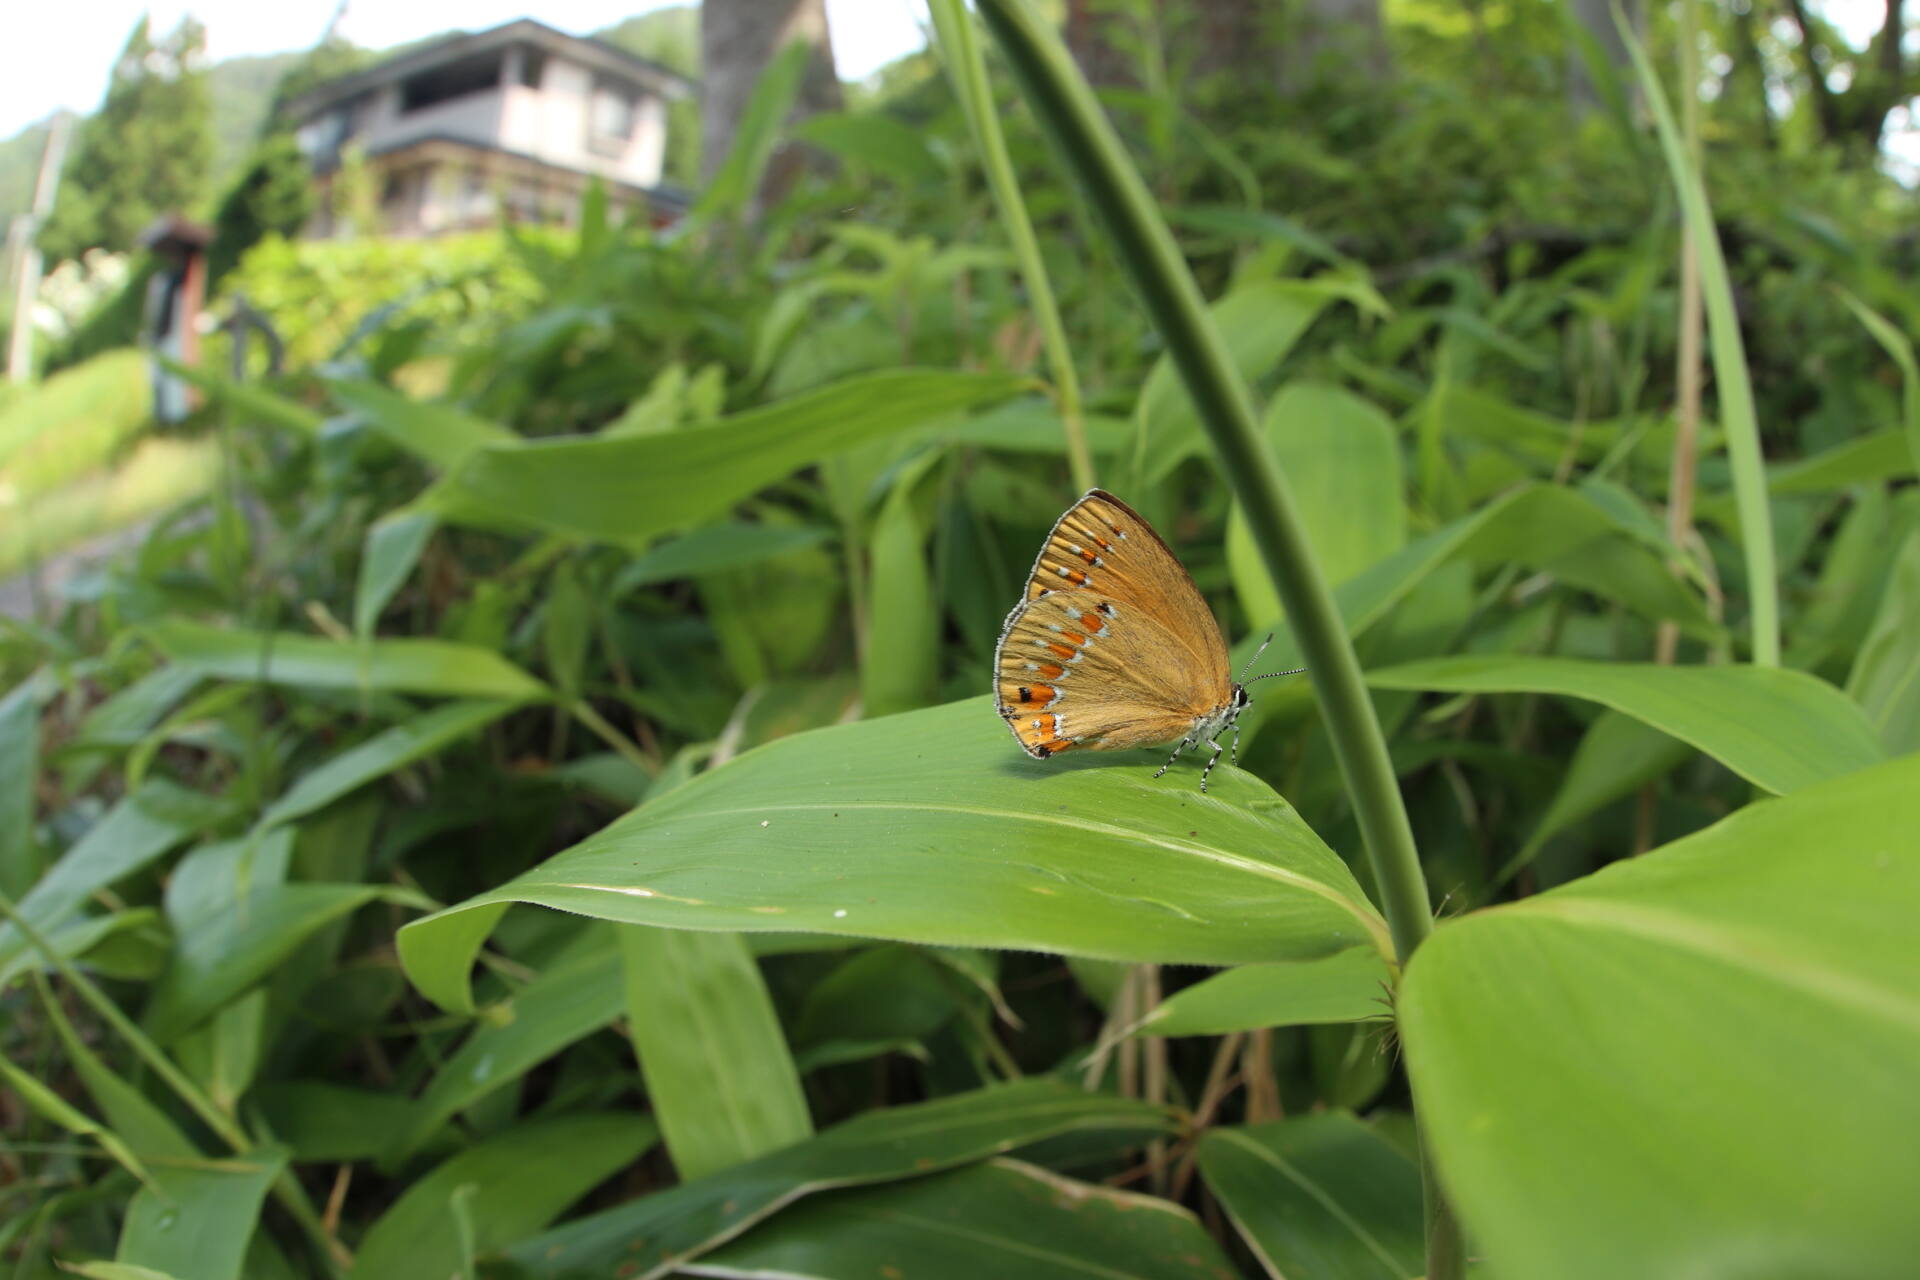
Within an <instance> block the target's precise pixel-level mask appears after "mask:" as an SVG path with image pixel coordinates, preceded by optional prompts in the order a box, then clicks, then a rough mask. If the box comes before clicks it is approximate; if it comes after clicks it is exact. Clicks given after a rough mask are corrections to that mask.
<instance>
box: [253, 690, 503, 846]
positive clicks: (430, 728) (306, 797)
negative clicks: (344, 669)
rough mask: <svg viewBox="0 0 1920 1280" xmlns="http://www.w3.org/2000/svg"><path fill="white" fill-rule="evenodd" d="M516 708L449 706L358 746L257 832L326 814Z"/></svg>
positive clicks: (274, 809)
mask: <svg viewBox="0 0 1920 1280" xmlns="http://www.w3.org/2000/svg"><path fill="white" fill-rule="evenodd" d="M514 706H515V704H514V703H511V702H496V701H490V700H489V701H472V702H449V703H447V704H446V705H445V706H440V707H435V708H434V709H433V710H431V711H423V712H421V713H420V714H419V715H417V716H415V717H414V718H413V719H411V720H408V721H405V722H403V723H401V724H397V725H394V726H393V727H392V728H390V729H384V730H382V731H381V732H379V733H377V734H375V735H374V736H373V737H371V738H368V739H367V740H366V741H365V742H363V743H361V744H360V745H359V746H357V747H352V748H350V749H348V750H346V751H342V752H341V753H340V754H339V755H337V756H335V757H333V759H331V760H329V761H327V762H326V763H325V764H323V765H321V766H319V767H318V768H316V769H313V770H311V771H309V772H308V773H306V774H303V775H302V776H301V778H300V780H299V781H298V782H296V783H294V784H293V786H291V787H290V788H288V789H287V793H286V794H285V795H283V796H281V797H280V798H279V799H278V800H276V801H274V802H273V803H272V804H271V805H269V806H268V807H267V811H266V812H265V813H263V814H261V815H260V822H259V829H260V830H265V829H267V828H270V827H275V826H278V825H280V824H281V823H283V822H291V821H293V820H294V819H295V818H302V817H305V816H306V815H307V814H310V813H314V812H317V811H318V810H320V809H324V808H326V807H327V806H328V805H330V804H332V803H333V802H334V801H335V800H338V799H339V798H340V797H342V796H344V795H346V794H348V793H349V792H352V791H356V790H358V789H359V788H361V787H364V786H365V785H367V784H368V783H369V782H372V781H374V780H375V779H376V778H384V777H386V776H387V775H388V774H390V773H393V772H394V771H395V770H398V769H402V768H405V767H406V766H407V765H410V764H412V763H413V762H414V761H416V760H420V759H424V758H425V757H427V756H430V755H433V754H434V753H435V752H437V751H439V750H440V749H441V748H442V747H445V746H448V745H450V744H452V743H455V742H458V741H459V740H460V739H462V738H464V737H466V736H467V735H469V734H471V733H474V732H476V731H478V730H479V729H481V728H483V727H485V726H486V725H489V724H492V723H493V722H494V721H495V720H498V719H499V718H500V717H501V716H503V715H505V714H506V713H507V712H509V711H511V710H513V708H514Z"/></svg>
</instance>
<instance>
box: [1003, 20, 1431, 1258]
mask: <svg viewBox="0 0 1920 1280" xmlns="http://www.w3.org/2000/svg"><path fill="white" fill-rule="evenodd" d="M979 7H980V12H981V14H982V16H983V17H984V18H985V19H986V21H987V24H988V26H989V27H991V28H992V30H993V33H994V36H995V38H996V39H997V40H998V41H999V43H1000V47H1001V49H1002V50H1003V51H1004V52H1005V53H1006V55H1007V60H1008V62H1009V63H1010V64H1011V66H1012V67H1013V70H1014V74H1015V75H1016V77H1017V78H1018V79H1019V81H1020V84H1021V87H1022V89H1023V90H1024V92H1025V94H1026V97H1027V101H1028V103H1029V105H1030V106H1031V107H1032V108H1033V110H1034V112H1035V114H1036V115H1037V116H1038V117H1039V118H1040V121H1041V123H1042V125H1043V127H1045V128H1046V130H1047V131H1048V132H1049V133H1050V134H1051V135H1052V137H1053V139H1054V141H1055V142H1056V143H1058V144H1059V148H1060V151H1061V153H1062V155H1063V157H1064V159H1065V160H1066V162H1067V163H1068V164H1069V165H1070V166H1071V167H1072V169H1073V171H1074V174H1075V176H1076V177H1077V178H1078V179H1079V180H1080V184H1081V186H1082V188H1083V189H1084V191H1085V194H1086V198H1087V199H1088V201H1089V202H1090V203H1091V204H1092V205H1093V207H1094V209H1095V210H1096V211H1097V212H1098V213H1099V215H1100V217H1101V218H1102V220H1103V221H1104V223H1105V224H1106V228H1107V231H1108V234H1109V235H1110V236H1111V237H1112V239H1113V242H1114V246H1115V248H1116V249H1117V250H1118V257H1119V261H1120V262H1121V264H1122V266H1123V267H1124V268H1125V270H1126V271H1127V273H1128V275H1129V276H1130V277H1131V279H1132V281H1133V283H1134V286H1135V287H1136V288H1137V289H1138V290H1139V291H1140V293H1141V295H1142V297H1143V298H1144V300H1145V302H1146V305H1147V310H1148V312H1149V313H1150V314H1151V315H1152V317H1153V321H1154V325H1155V327H1156V328H1158V329H1159V331H1160V334H1161V336H1162V337H1163V338H1164V340H1165V341H1166V344H1167V350H1168V351H1169V352H1170V353H1171V354H1172V356H1173V358H1174V362H1175V364H1176V366H1177V367H1178V368H1179V370H1180V376H1181V378H1182V380H1183V381H1184V382H1185V383H1186V386H1187V392H1188V394H1189V395H1191V396H1192V397H1193V401H1194V404H1195V407H1196V408H1197V409H1198V410H1199V415H1200V421H1201V423H1202V424H1203V425H1204V426H1205V428H1206V430H1207V433H1208V435H1209V436H1210V437H1211V438H1212V441H1213V446H1214V450H1215V452H1216V453H1217V454H1218V455H1219V459H1220V465H1221V471H1222V473H1223V474H1225V475H1226V476H1227V477H1228V479H1229V480H1230V482H1231V483H1232V485H1233V487H1234V491H1235V494H1236V495H1237V496H1238V498H1239V500H1240V505H1241V509H1242V510H1243V511H1244V512H1245V513H1246V517H1247V523H1248V525H1249V527H1250V528H1251V530H1252V533H1253V538H1254V542H1255V544H1256V545H1257V546H1258V547H1259V548H1260V552H1261V555H1262V556H1263V557H1264V559H1265V560H1266V564H1267V571H1268V573H1269V574H1270V575H1271V576H1272V578H1273V583H1274V587H1275V588H1276V590H1277V591H1278V592H1279V595H1280V599H1281V602H1282V603H1283V604H1284V605H1285V606H1286V612H1287V617H1288V619H1289V620H1290V623H1291V626H1292V628H1293V632H1294V637H1295V639H1296V640H1297V641H1298V642H1299V645H1300V651H1301V654H1302V655H1303V658H1304V660H1305V662H1306V665H1307V669H1308V673H1309V675H1310V677H1311V679H1312V681H1313V685H1314V692H1315V693H1316V694H1317V695H1318V697H1319V701H1320V706H1321V710H1322V713H1323V715H1324V718H1325V720H1326V724H1327V731H1328V734H1329V736H1330V737H1331V738H1332V741H1333V746H1334V753H1335V755H1336V756H1337V757H1338V759H1339V762H1340V770H1341V773H1342V775H1343V777H1344V778H1345V780H1346V784H1347V790H1348V793H1349V795H1350V796H1351V798H1352V802H1353V808H1354V813H1355V815H1356V817H1357V818H1358V820H1359V823H1360V830H1361V834H1362V836H1363V837H1364V839H1365V841H1366V846H1367V853H1368V856H1369V858H1370V859H1371V861H1372V868H1373V874H1374V882H1375V883H1376V884H1377V885H1378V886H1379V890H1380V896H1381V899H1382V906H1383V907H1384V908H1385V912H1386V916H1387V922H1388V925H1389V927H1390V928H1391V929H1392V933H1393V943H1394V949H1395V952H1396V960H1397V962H1398V963H1400V964H1402V965H1404V964H1405V963H1406V962H1407V960H1408V959H1409V958H1410V957H1411V956H1412V955H1413V952H1414V950H1415V948H1417V947H1418V946H1419V945H1420V943H1421V942H1422V941H1423V940H1425V938H1426V937H1427V936H1428V934H1429V933H1430V932H1431V931H1432V928H1433V910H1432V904H1431V900H1430V899H1429V897H1428V893H1427V884H1426V878H1425V876H1424V875H1423V873H1422V871H1421V867H1420V858H1419V854H1418V852H1417V850H1416V849H1415V847H1414V843H1413V829H1412V827H1411V825H1410V824H1409V823H1408V821H1407V811H1406V806H1405V804H1404V802H1403V801H1402V799H1401V796H1400V787H1399V782H1398V780H1397V779H1396V777H1395V775H1394V771H1393V765H1392V762H1391V761H1390V760H1389V759H1388V756H1387V745H1386V739H1385V737H1384V736H1383V735H1382V733H1381V730H1380V724H1379V721H1378V720H1376V719H1375V717H1374V714H1373V703H1372V701H1371V700H1370V699H1369V697H1368V695H1367V689H1366V685H1365V683H1364V682H1363V681H1362V679H1361V675H1360V662H1359V659H1358V658H1357V657H1356V656H1355V654H1354V651H1353V645H1352V643H1351V641H1350V640H1349V639H1348V636H1347V632H1346V627H1345V625H1344V624H1343V623H1342V622H1341V619H1340V614H1339V612H1338V610H1337V609H1336V607H1335V605H1334V602H1333V595H1332V592H1331V591H1329V590H1328V588H1327V583H1326V579H1325V577H1324V576H1323V575H1322V574H1321V572H1320V569H1319V565H1318V563H1317V562H1316V561H1315V559H1314V557H1313V550H1312V548H1311V547H1310V546H1309V545H1308V543H1307V538H1306V532H1305V530H1304V529H1303V527H1302V526H1301V523H1300V517H1299V515H1298V513H1297V511H1296V509H1295V506H1294V502H1293V499H1292V497H1291V495H1290V494H1289V493H1288V491H1287V486H1286V481H1285V479H1284V477H1282V476H1281V474H1280V469H1279V467H1278V465H1277V464H1276V463H1275V462H1274V459H1273V455H1272V454H1271V453H1270V452H1269V451H1268V450H1267V447H1266V445H1265V443H1264V442H1263V441H1262V439H1261V437H1260V434H1259V429H1258V424H1257V422H1256V419H1255V414H1254V408H1253V400H1252V397H1251V396H1250V395H1249V394H1248V392H1247V388H1246V386H1245V384H1244V383H1242V381H1241V379H1240V376H1239V374H1238V372H1237V371H1236V370H1235V368H1234V366H1233V362H1232V360H1231V359H1230V357H1229V356H1228V353H1227V350H1226V347H1225V345H1224V344H1223V342H1222V341H1221V338H1220V335H1219V333H1218V332H1217V331H1216V330H1215V328H1214V326H1213V322H1212V319H1211V318H1210V317H1209V316H1208V314H1207V309H1206V303H1205V300H1204V299H1203V298H1202V297H1201V295H1200V289H1199V286H1198V285H1197V284H1196V283H1195V282H1194V279H1193V274H1192V272H1190V271H1189V270H1188V269H1187V265H1186V261H1185V259H1184V258H1182V256H1181V254H1180V249H1179V246H1178V245H1176V244H1175V243H1174V239H1173V235H1172V233H1171V232H1169V231H1168V230H1167V225H1166V222H1165V220H1164V219H1163V218H1162V217H1161V216H1160V211H1159V209H1158V207H1157V206H1156V205H1155V204H1154V201H1153V198H1152V197H1151V196H1150V195H1149V194H1148V192H1147V189H1146V184H1145V183H1144V182H1143V181H1142V180H1141V178H1140V174H1139V171H1138V170H1137V169H1136V168H1135V167H1134V165H1133V163H1132V161H1131V160H1130V159H1129V158H1128V156H1127V154H1126V151H1125V149H1124V148H1123V147H1122V146H1121V144H1120V140H1119V138H1118V137H1117V136H1116V135H1115V133H1114V131H1113V127H1112V125H1111V124H1110V123H1109V122H1108V120H1107V118H1106V116H1105V115H1104V114H1103V113H1102V112H1101V110H1100V107H1099V105H1098V103H1097V102H1095V100H1094V96H1093V91H1092V90H1091V89H1090V88H1088V86H1087V83H1086V80H1085V79H1084V78H1083V77H1082V76H1081V75H1080V72H1079V70H1078V69H1077V68H1076V67H1075V66H1074V65H1073V61H1072V59H1071V57H1070V56H1069V55H1068V53H1067V51H1066V49H1065V48H1064V47H1063V46H1062V45H1061V43H1060V40H1059V37H1058V35H1057V34H1056V33H1055V32H1054V31H1053V30H1052V29H1051V28H1050V27H1049V26H1048V24H1047V23H1045V22H1044V21H1043V20H1042V19H1041V18H1040V17H1039V16H1038V15H1037V14H1036V13H1035V12H1034V10H1033V9H1032V7H1031V6H1030V5H1029V4H1027V3H1026V0H980V6H979ZM1425 1175H1426V1182H1427V1207H1428V1241H1429V1257H1428V1275H1429V1277H1431V1280H1452V1278H1453V1277H1456V1276H1458V1275H1460V1274H1461V1273H1462V1266H1463V1263H1462V1250H1461V1245H1460V1238H1459V1233H1458V1230H1457V1229H1456V1228H1455V1226H1454V1224H1453V1220H1452V1214H1451V1212H1450V1210H1449V1209H1448V1206H1447V1205H1446V1202H1445V1200H1444V1199H1443V1197H1442V1196H1441V1195H1440V1191H1439V1187H1438V1185H1437V1183H1436V1182H1435V1180H1434V1179H1433V1177H1432V1171H1431V1169H1430V1168H1429V1169H1426V1170H1425Z"/></svg>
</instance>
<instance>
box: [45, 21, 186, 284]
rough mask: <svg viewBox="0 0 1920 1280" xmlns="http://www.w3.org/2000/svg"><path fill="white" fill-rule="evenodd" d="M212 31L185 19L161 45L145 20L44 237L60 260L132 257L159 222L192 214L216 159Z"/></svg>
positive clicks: (74, 159)
mask: <svg viewBox="0 0 1920 1280" xmlns="http://www.w3.org/2000/svg"><path fill="white" fill-rule="evenodd" d="M205 48H206V29H205V28H204V27H202V26H201V25H200V24H199V23H198V22H196V21H195V20H194V19H193V18H191V17H188V18H183V19H181V21H180V25H179V26H178V27H176V28H175V29H174V30H173V32H172V33H171V34H170V35H168V36H167V37H166V38H165V39H164V40H160V41H155V40H154V39H153V38H152V37H151V35H150V34H149V32H148V23H147V19H146V18H145V17H144V16H143V17H142V18H141V19H140V20H139V21H138V22H137V23H135V24H134V28H133V32H132V34H130V35H129V36H128V37H127V43H126V46H125V47H124V48H122V49H121V51H120V57H119V60H118V61H117V62H116V63H115V64H114V68H113V79H112V81H111V82H110V83H109V85H108V86H107V98H106V102H105V103H104V104H103V105H102V106H101V108H100V110H99V112H98V113H96V114H95V115H92V116H89V117H88V118H87V120H86V121H85V122H84V123H83V124H82V125H81V126H80V128H79V130H78V136H77V137H76V138H75V139H74V142H73V154H72V156H71V158H69V160H68V161H67V170H66V174H65V178H64V180H63V181H62V183H61V186H60V198H59V200H58V202H57V203H56V204H55V205H54V210H53V216H52V218H51V220H50V221H49V222H48V224H47V228H46V230H45V232H44V233H43V235H42V237H41V246H42V248H43V250H44V251H45V253H46V254H47V256H48V257H49V258H50V259H53V260H59V259H62V258H73V257H78V256H79V255H80V254H81V252H82V251H84V250H86V249H91V248H94V247H96V246H97V247H100V248H105V249H112V250H115V251H117V252H125V251H126V250H129V249H131V248H133V246H134V241H135V239H136V238H137V237H138V236H139V234H140V232H141V231H143V230H145V229H146V227H147V225H148V224H149V223H150V222H152V221H153V220H154V218H155V217H157V216H159V215H161V214H167V213H189V212H192V211H193V208H194V206H195V205H196V204H197V203H198V202H199V199H200V196H201V193H202V192H203V191H204V190H205V189H206V188H205V183H206V172H207V169H208V166H209V164H210V162H211V159H212V135H211V134H210V132H209V128H210V125H211V121H212V107H211V101H210V99H209V97H208V93H207V83H206V67H205V61H206V54H205Z"/></svg>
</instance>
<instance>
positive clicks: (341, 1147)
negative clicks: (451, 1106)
mask: <svg viewBox="0 0 1920 1280" xmlns="http://www.w3.org/2000/svg"><path fill="white" fill-rule="evenodd" d="M247 1101H248V1104H249V1105H250V1106H252V1107H254V1108H257V1114H258V1115H259V1116H260V1118H261V1119H262V1120H263V1121H264V1125H265V1128H266V1131H267V1132H268V1133H270V1134H271V1135H272V1136H273V1138H274V1140H275V1141H277V1142H284V1143H286V1144H287V1145H288V1146H289V1147H291V1148H292V1149H293V1158H294V1159H295V1160H296V1161H298V1162H300V1163H303V1164H319V1163H329V1164H330V1163H336V1162H345V1161H352V1160H372V1159H374V1158H375V1157H377V1156H382V1155H385V1154H386V1153H387V1152H389V1151H390V1150H392V1148H393V1135H394V1134H396V1133H404V1132H406V1131H407V1129H408V1128H409V1127H410V1126H411V1125H412V1124H413V1120H414V1114H415V1103H414V1100H413V1099H412V1098H409V1097H406V1096H405V1095H404V1094H399V1093H387V1092H383V1091H380V1090H376V1089H356V1088H352V1087H350V1086H348V1085H340V1084H333V1083H331V1082H329V1081H326V1080H307V1079H301V1080H269V1081H266V1082H265V1083H262V1084H259V1085H256V1086H255V1087H254V1088H253V1089H252V1090H251V1091H250V1092H249V1093H248V1094H247Z"/></svg>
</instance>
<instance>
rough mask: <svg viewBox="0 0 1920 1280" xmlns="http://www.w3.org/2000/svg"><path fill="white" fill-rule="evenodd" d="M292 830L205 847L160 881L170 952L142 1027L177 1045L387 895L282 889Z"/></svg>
mask: <svg viewBox="0 0 1920 1280" xmlns="http://www.w3.org/2000/svg"><path fill="white" fill-rule="evenodd" d="M292 850H293V832H292V830H291V829H289V828H286V827H281V828H280V829H278V830H276V831H273V832H270V833H267V834H265V835H257V836H252V837H248V838H245V839H241V840H228V841H221V842H219V843H217V844H210V845H203V846H201V847H200V848H198V849H195V850H194V851H193V852H192V853H190V854H188V855H187V857H185V858H183V859H181V862H180V865H179V866H178V867H176V868H175V869H174V873H173V876H172V878H171V879H170V880H169V881H168V882H167V894H166V911H167V919H168V922H169V923H170V924H171V925H172V926H173V935H174V948H173V955H172V958H171V960H170V961H169V963H168V965H167V968H166V969H165V971H163V972H162V973H161V975H160V978H159V980H158V981H157V982H155V983H154V985H153V991H152V994H151V996H150V997H149V999H148V1002H147V1011H146V1024H147V1030H148V1032H149V1034H151V1035H152V1036H153V1038H154V1039H155V1040H158V1041H161V1042H165V1041H169V1040H174V1039H178V1038H179V1037H180V1036H181V1035H182V1034H184V1033H185V1032H187V1031H189V1030H191V1029H192V1028H193V1027H194V1026H196V1025H197V1024H198V1023H200V1022H201V1021H202V1020H203V1019H205V1018H207V1017H209V1016H210V1015H212V1014H213V1013H214V1012H216V1011H217V1010H219V1009H220V1008H221V1007H222V1006H223V1005H225V1004H226V1003H227V1002H228V1001H230V1000H232V999H233V998H234V997H236V996H238V995H240V994H241V993H242V992H244V991H245V990H246V989H247V988H248V987H250V986H252V985H253V984H254V983H256V982H259V981H261V980H263V979H265V978H266V977H267V976H268V975H269V974H271V973H272V971H273V970H274V969H275V968H276V967H277V966H278V965H279V964H280V963H281V962H282V961H284V960H285V959H286V958H287V957H288V956H289V955H291V954H292V953H293V952H294V951H295V950H296V949H297V948H298V947H299V945H300V943H301V942H302V941H304V940H305V939H306V938H307V936H308V935H310V934H312V933H313V932H315V931H316V930H318V929H320V928H322V927H324V926H325V925H327V924H329V923H331V922H332V921H334V920H338V919H340V918H342V917H344V916H346V915H348V914H350V913H352V912H353V911H356V910H358V909H359V908H360V907H362V906H365V905H366V904H367V903H369V902H372V901H374V900H375V899H377V898H381V897H385V896H389V895H391V894H392V893H393V891H392V890H390V889H388V888H386V887H384V886H381V885H363V884H304V883H302V884H288V883H285V879H286V874H287V867H288V863H289V862H290V860H291V857H292Z"/></svg>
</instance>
